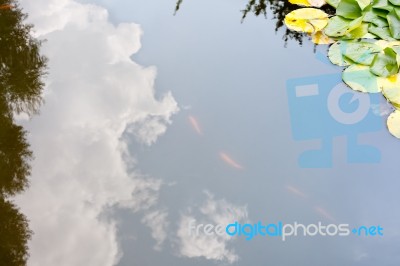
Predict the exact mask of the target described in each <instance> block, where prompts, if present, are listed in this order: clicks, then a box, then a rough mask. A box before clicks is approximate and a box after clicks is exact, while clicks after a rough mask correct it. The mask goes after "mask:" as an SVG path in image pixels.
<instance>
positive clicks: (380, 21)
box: [363, 6, 389, 27]
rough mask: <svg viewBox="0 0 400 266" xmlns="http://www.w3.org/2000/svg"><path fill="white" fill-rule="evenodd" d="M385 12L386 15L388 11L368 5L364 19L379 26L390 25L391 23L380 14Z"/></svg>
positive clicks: (364, 12)
mask: <svg viewBox="0 0 400 266" xmlns="http://www.w3.org/2000/svg"><path fill="white" fill-rule="evenodd" d="M382 12H384V13H385V15H386V13H387V12H386V11H381V10H377V9H373V8H372V6H369V7H367V8H366V9H365V10H364V11H363V14H364V21H365V22H370V23H373V24H374V25H375V26H378V27H388V26H389V24H388V22H387V20H386V19H384V18H382V17H380V16H379V14H380V13H382Z"/></svg>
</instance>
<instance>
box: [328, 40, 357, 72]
mask: <svg viewBox="0 0 400 266" xmlns="http://www.w3.org/2000/svg"><path fill="white" fill-rule="evenodd" d="M346 47H347V42H345V41H337V42H335V43H334V44H332V45H331V46H330V47H329V50H328V57H329V60H331V62H332V64H335V65H338V66H349V65H351V64H352V63H353V62H351V60H349V59H347V58H346V57H345V56H343V52H344V50H345V49H346Z"/></svg>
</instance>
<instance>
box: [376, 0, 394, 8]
mask: <svg viewBox="0 0 400 266" xmlns="http://www.w3.org/2000/svg"><path fill="white" fill-rule="evenodd" d="M373 8H375V9H382V10H387V11H392V9H393V6H392V5H391V4H390V3H389V2H388V0H375V1H374V4H373Z"/></svg>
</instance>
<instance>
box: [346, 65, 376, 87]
mask: <svg viewBox="0 0 400 266" xmlns="http://www.w3.org/2000/svg"><path fill="white" fill-rule="evenodd" d="M342 78H343V81H344V82H345V83H346V84H347V85H348V86H349V87H350V88H352V89H353V90H355V91H361V92H368V93H378V92H380V91H381V89H380V87H379V86H378V77H377V76H375V75H374V74H372V73H371V71H370V70H369V67H368V66H363V65H356V64H355V65H351V66H349V67H348V68H347V69H346V70H345V71H343V75H342Z"/></svg>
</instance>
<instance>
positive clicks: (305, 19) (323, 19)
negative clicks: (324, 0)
mask: <svg viewBox="0 0 400 266" xmlns="http://www.w3.org/2000/svg"><path fill="white" fill-rule="evenodd" d="M328 20H329V19H328V14H326V13H325V12H324V11H322V10H319V9H316V8H300V9H296V10H294V11H292V12H290V13H289V14H287V15H286V17H285V24H286V26H287V27H288V28H289V29H291V30H294V31H301V32H306V33H313V32H317V31H320V30H322V29H323V28H324V27H325V26H326V25H327V24H328Z"/></svg>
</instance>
